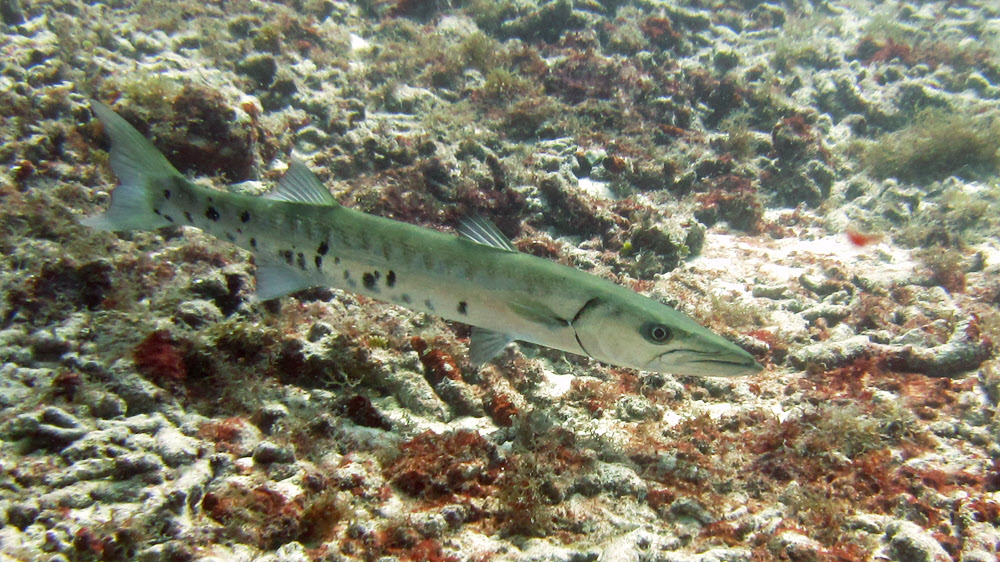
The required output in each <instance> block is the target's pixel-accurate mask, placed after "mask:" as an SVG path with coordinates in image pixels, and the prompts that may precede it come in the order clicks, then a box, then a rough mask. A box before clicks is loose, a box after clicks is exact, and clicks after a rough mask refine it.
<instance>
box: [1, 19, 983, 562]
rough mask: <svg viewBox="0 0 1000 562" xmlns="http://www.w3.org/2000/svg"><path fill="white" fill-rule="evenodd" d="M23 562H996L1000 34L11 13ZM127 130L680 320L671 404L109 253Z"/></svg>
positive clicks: (7, 250) (8, 160) (418, 329)
mask: <svg viewBox="0 0 1000 562" xmlns="http://www.w3.org/2000/svg"><path fill="white" fill-rule="evenodd" d="M0 22H2V23H0V33H2V35H0V48H2V56H0V162H2V164H3V172H2V173H0V248H2V257H0V359H2V361H3V366H2V368H0V438H2V447H0V523H2V528H0V551H2V553H3V554H2V555H0V559H2V560H52V561H90V560H95V561H96V560H107V561H116V560H141V561H150V562H152V561H187V560H268V561H277V560H282V561H299V560H325V561H341V560H344V561H350V560H365V561H374V560H378V561H391V560H408V561H448V560H455V561H459V560H463V561H464V560H516V561H546V562H550V561H551V562H585V561H597V560H601V561H609V562H610V561H632V560H635V561H640V560H641V561H692V562H694V561H699V562H737V561H766V560H789V561H794V562H812V561H851V560H898V561H907V562H909V561H916V562H923V561H928V562H931V561H934V562H936V561H946V560H960V561H963V562H990V561H995V560H997V551H998V543H1000V528H998V526H1000V492H998V490H1000V443H998V436H1000V419H998V418H997V403H998V401H1000V374H998V372H997V369H998V363H997V360H996V359H995V358H994V351H995V350H994V344H993V342H995V341H998V340H1000V308H998V307H1000V278H998V272H1000V241H998V237H1000V228H998V225H1000V218H998V209H1000V201H998V199H1000V181H998V175H997V164H998V152H997V150H998V147H1000V106H998V100H1000V6H998V5H997V3H996V2H995V1H988V0H979V1H963V0H949V1H944V0H942V1H935V2H917V1H911V2H866V1H863V0H855V1H851V0H846V1H814V2H808V1H801V0H788V1H783V2H779V1H777V0H775V1H773V2H759V1H755V0H742V1H735V0H729V1H722V0H715V1H711V2H709V1H698V0H689V1H682V2H665V1H655V0H633V1H628V0H555V1H549V0H450V1H448V0H366V1H360V2H356V3H349V2H334V1H330V0H297V1H288V2H277V1H267V0H256V1H251V0H230V1H201V2H198V1H190V0H177V1H168V0H110V1H107V2H84V1H79V0H55V1H42V0H0ZM90 98H96V99H99V100H102V101H104V102H106V103H108V104H110V105H112V107H114V108H115V110H116V111H118V112H119V113H120V114H122V115H123V116H125V117H126V118H127V119H128V120H129V121H131V122H132V123H134V124H135V125H136V126H137V127H138V128H139V129H140V130H141V131H142V132H143V133H144V134H147V135H148V136H149V137H150V138H152V139H153V141H154V142H155V144H156V145H157V146H158V147H160V148H161V149H162V150H163V151H164V152H165V154H166V155H167V156H168V158H169V159H170V160H171V161H172V162H173V163H174V164H175V165H176V166H177V167H178V168H179V169H180V170H181V171H182V172H184V173H185V174H188V175H190V176H191V177H198V178H201V179H200V180H199V181H206V182H209V181H213V182H214V183H215V184H216V185H219V186H223V185H226V184H239V185H238V186H237V188H239V189H244V190H246V189H254V190H260V189H261V188H264V187H266V186H268V185H271V184H272V183H273V182H274V180H275V179H276V178H277V177H279V176H280V174H281V171H282V170H283V169H284V167H285V166H286V163H287V162H288V160H289V158H290V157H291V156H292V155H294V156H296V157H298V158H300V159H302V160H304V161H305V162H307V163H308V164H309V166H310V167H311V168H313V169H314V170H316V171H317V172H318V173H319V174H320V176H321V178H322V179H323V180H324V181H325V182H326V184H327V185H328V186H329V187H330V189H331V190H332V191H333V192H334V194H335V195H336V197H337V198H338V199H339V200H340V201H341V202H342V203H343V204H345V205H349V206H351V207H354V208H357V209H361V210H364V211H366V212H370V213H374V214H378V215H382V216H387V217H392V218H395V219H398V220H403V221H408V222H412V223H417V224H421V225H426V226H432V227H435V228H442V229H448V228H453V227H454V225H455V224H456V222H457V220H458V219H459V217H461V216H463V215H468V214H471V213H478V214H481V215H483V216H486V217H488V218H490V219H492V220H494V221H495V222H496V223H497V224H498V225H499V227H500V228H501V229H502V230H503V231H504V232H505V233H507V234H508V235H510V236H511V237H512V238H513V239H514V241H515V244H516V245H517V246H518V248H519V249H521V250H522V251H525V252H530V253H533V254H536V255H539V256H543V257H546V258H549V259H552V260H557V261H560V262H562V263H565V264H568V265H572V266H575V267H578V268H581V269H585V270H588V271H591V272H593V273H595V274H598V275H602V276H605V277H608V278H610V279H613V280H615V281H617V282H619V283H621V284H624V285H627V286H630V287H632V288H634V289H636V290H638V291H641V292H643V293H645V294H649V295H652V296H654V297H656V298H660V299H662V300H664V301H666V302H667V303H669V304H672V305H674V306H676V307H677V308H679V309H681V310H683V311H685V312H687V313H689V314H690V315H692V316H693V317H695V318H696V319H698V320H699V321H700V322H702V323H703V324H705V325H707V326H709V327H711V328H712V329H714V330H716V331H717V332H719V333H721V334H723V335H725V336H727V337H729V338H731V339H733V340H734V341H736V342H738V343H739V344H741V345H742V346H744V347H745V348H746V349H748V350H751V351H752V352H753V353H754V354H755V355H756V356H757V358H758V360H759V361H761V362H762V363H763V364H765V365H766V369H765V371H764V372H762V373H760V374H758V375H754V376H750V377H743V378H733V379H717V378H700V377H672V376H664V375H656V374H650V373H640V372H635V371H631V370H628V369H619V368H612V367H609V366H606V365H602V364H599V363H597V362H594V361H591V360H586V359H582V358H578V357H571V356H564V355H563V354H561V353H557V352H553V351H551V350H546V349H538V348H532V347H530V346H522V347H518V348H516V349H515V348H511V349H508V350H507V351H506V352H504V354H503V355H502V356H501V357H500V358H499V360H497V361H495V363H494V364H491V365H489V366H487V367H485V368H483V369H481V370H477V369H474V368H472V367H471V366H470V365H469V363H468V360H467V359H466V356H467V342H468V340H467V336H468V329H467V328H466V327H464V326H460V325H451V324H448V323H445V322H443V321H441V320H440V319H437V318H435V317H431V316H427V315H423V314H417V313H413V312H410V311H408V310H405V309H402V308H398V307H395V306H391V305H387V304H383V303H380V302H375V301H371V300H369V299H365V298H361V297H357V296H353V295H351V294H345V293H341V292H338V291H333V290H329V289H325V288H317V289H313V290H309V291H305V292H302V293H299V294H296V295H294V296H292V297H286V298H282V299H279V300H277V301H271V302H258V301H257V300H255V299H254V297H253V287H254V281H253V271H254V265H253V259H252V257H251V256H249V255H248V254H247V253H245V252H243V251H241V250H238V249H236V248H234V247H233V246H231V245H229V244H227V243H225V242H221V241H219V240H216V239H213V238H210V237H208V236H206V235H204V234H203V233H201V232H199V231H197V230H194V229H185V228H170V229H163V230H159V231H155V232H135V233H122V234H118V235H112V234H108V233H101V232H96V231H93V230H90V229H88V228H85V227H83V226H81V225H79V224H78V223H77V222H76V221H77V219H78V218H80V217H82V216H85V215H88V214H93V213H95V212H98V211H99V210H101V209H102V208H104V207H105V206H106V205H107V202H108V193H109V192H110V191H111V190H112V189H113V188H114V186H115V184H116V179H115V178H114V177H113V175H112V174H111V171H110V168H109V165H108V153H107V148H108V145H107V140H106V139H105V138H104V137H103V134H102V128H101V126H100V124H99V123H98V122H97V121H96V120H95V119H94V118H93V117H92V115H91V113H90V112H89V110H88V99H90Z"/></svg>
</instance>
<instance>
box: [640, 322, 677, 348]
mask: <svg viewBox="0 0 1000 562" xmlns="http://www.w3.org/2000/svg"><path fill="white" fill-rule="evenodd" d="M640 332H641V333H642V337H644V338H646V340H647V341H649V342H651V343H667V342H668V341H670V338H671V336H673V335H674V334H673V332H672V331H671V330H670V328H669V327H668V326H665V325H663V324H654V323H652V322H647V323H646V324H643V325H642V328H641V329H640Z"/></svg>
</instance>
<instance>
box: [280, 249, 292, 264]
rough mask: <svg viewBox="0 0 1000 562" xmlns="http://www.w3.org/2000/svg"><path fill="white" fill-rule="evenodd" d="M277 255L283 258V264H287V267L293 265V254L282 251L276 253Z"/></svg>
mask: <svg viewBox="0 0 1000 562" xmlns="http://www.w3.org/2000/svg"><path fill="white" fill-rule="evenodd" d="M278 255H280V256H281V257H282V258H284V259H285V263H287V264H288V265H292V264H294V263H295V254H293V253H292V251H291V250H282V251H280V252H278Z"/></svg>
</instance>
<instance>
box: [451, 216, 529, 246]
mask: <svg viewBox="0 0 1000 562" xmlns="http://www.w3.org/2000/svg"><path fill="white" fill-rule="evenodd" d="M458 233H459V234H460V235H461V236H462V238H465V239H467V240H471V241H473V242H476V243H477V244H484V245H486V246H490V247H491V248H496V249H498V250H503V251H505V252H516V251H517V248H515V247H514V245H513V244H511V243H510V240H508V239H507V237H506V236H504V235H503V232H500V229H498V228H497V227H496V225H494V224H493V223H491V222H490V221H489V220H487V219H484V218H483V217H481V216H479V215H472V216H469V217H465V218H463V219H462V221H461V222H460V223H459V224H458Z"/></svg>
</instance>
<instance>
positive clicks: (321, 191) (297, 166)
mask: <svg viewBox="0 0 1000 562" xmlns="http://www.w3.org/2000/svg"><path fill="white" fill-rule="evenodd" d="M264 197H265V198H266V199H274V200H275V201H289V202H292V203H309V204H310V205H327V206H335V205H338V204H339V203H337V200H336V199H334V198H333V194H331V193H330V191H329V190H327V189H326V186H325V185H323V183H322V182H320V181H319V178H317V177H316V174H314V173H312V170H310V169H309V167H308V166H306V165H305V163H304V162H302V161H301V160H299V159H297V158H292V161H291V162H289V163H288V171H287V172H285V175H284V176H282V177H281V181H279V182H278V185H277V186H276V187H275V188H274V189H273V190H272V191H269V192H268V193H265V194H264Z"/></svg>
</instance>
